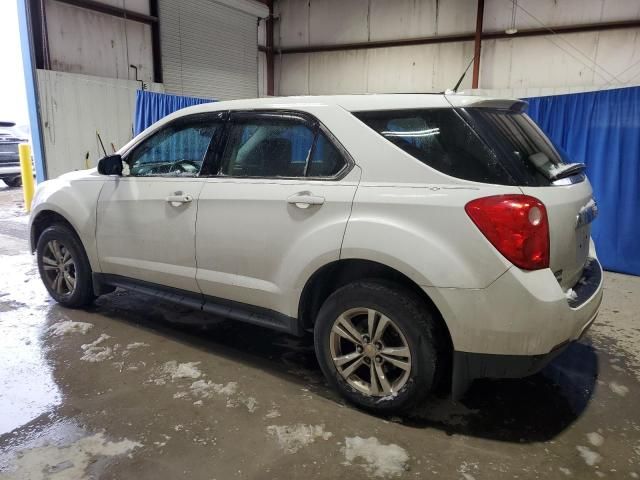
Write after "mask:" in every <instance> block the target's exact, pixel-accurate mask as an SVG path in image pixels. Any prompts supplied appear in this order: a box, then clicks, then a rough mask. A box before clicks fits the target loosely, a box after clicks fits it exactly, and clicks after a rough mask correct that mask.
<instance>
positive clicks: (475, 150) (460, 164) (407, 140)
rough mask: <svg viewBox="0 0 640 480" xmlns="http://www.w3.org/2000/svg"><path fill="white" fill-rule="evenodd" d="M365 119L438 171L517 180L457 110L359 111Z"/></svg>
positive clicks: (482, 178) (497, 181)
mask: <svg viewBox="0 0 640 480" xmlns="http://www.w3.org/2000/svg"><path fill="white" fill-rule="evenodd" d="M354 115H355V116H356V117H357V118H359V119H360V120H361V121H362V122H364V123H365V124H366V125H368V126H369V127H370V128H372V129H373V130H375V131H376V132H377V133H379V134H380V135H382V136H383V137H384V138H386V139H387V140H389V141H390V142H391V143H393V144H394V145H396V146H397V147H399V148H401V149H402V150H404V151H405V152H407V153H408V154H409V155H411V156H412V157H414V158H415V159H417V160H419V161H421V162H422V163H424V164H426V165H429V166H430V167H432V168H435V169H436V170H438V171H440V172H442V173H445V174H447V175H451V176H452V177H457V178H462V179H464V180H471V181H475V182H483V183H494V184H501V185H514V184H515V181H514V179H513V177H512V176H511V175H510V174H509V172H508V171H507V170H506V169H505V168H504V166H503V165H502V164H501V162H500V161H499V160H498V157H497V155H496V153H495V152H494V151H493V150H492V149H491V148H489V146H488V145H487V144H486V143H485V142H483V141H482V140H481V139H480V138H479V137H478V135H477V133H476V132H475V131H474V130H473V129H472V128H471V127H470V126H469V124H468V123H467V122H466V121H465V120H464V119H463V118H462V117H461V115H460V113H458V112H457V111H456V110H455V109H452V108H440V109H420V110H384V111H368V112H355V113H354Z"/></svg>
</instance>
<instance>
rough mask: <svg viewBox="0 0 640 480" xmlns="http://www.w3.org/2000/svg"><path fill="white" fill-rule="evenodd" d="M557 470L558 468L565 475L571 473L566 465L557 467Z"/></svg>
mask: <svg viewBox="0 0 640 480" xmlns="http://www.w3.org/2000/svg"><path fill="white" fill-rule="evenodd" d="M558 470H560V472H562V473H564V474H565V475H566V476H567V477H568V476H570V475H571V470H569V469H568V468H566V467H559V468H558Z"/></svg>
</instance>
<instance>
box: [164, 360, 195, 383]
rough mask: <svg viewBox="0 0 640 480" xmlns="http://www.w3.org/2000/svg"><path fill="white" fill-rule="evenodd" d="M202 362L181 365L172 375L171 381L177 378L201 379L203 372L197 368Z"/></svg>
mask: <svg viewBox="0 0 640 480" xmlns="http://www.w3.org/2000/svg"><path fill="white" fill-rule="evenodd" d="M198 364H200V362H188V363H181V364H179V365H178V368H176V369H175V371H173V372H172V373H171V380H175V379H176V378H199V377H200V376H201V375H202V372H201V371H200V370H199V369H198V367H196V365H198Z"/></svg>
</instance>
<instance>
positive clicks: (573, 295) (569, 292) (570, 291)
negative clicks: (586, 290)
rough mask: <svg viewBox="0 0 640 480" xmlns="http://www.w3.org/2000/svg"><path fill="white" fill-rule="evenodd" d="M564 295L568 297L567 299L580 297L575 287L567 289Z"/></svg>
mask: <svg viewBox="0 0 640 480" xmlns="http://www.w3.org/2000/svg"><path fill="white" fill-rule="evenodd" d="M564 296H565V297H566V298H567V300H575V299H576V298H578V294H577V293H576V292H575V291H574V290H573V288H569V289H567V291H566V292H564Z"/></svg>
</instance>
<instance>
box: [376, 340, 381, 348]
mask: <svg viewBox="0 0 640 480" xmlns="http://www.w3.org/2000/svg"><path fill="white" fill-rule="evenodd" d="M376 350H382V344H381V343H380V342H376Z"/></svg>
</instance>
